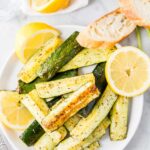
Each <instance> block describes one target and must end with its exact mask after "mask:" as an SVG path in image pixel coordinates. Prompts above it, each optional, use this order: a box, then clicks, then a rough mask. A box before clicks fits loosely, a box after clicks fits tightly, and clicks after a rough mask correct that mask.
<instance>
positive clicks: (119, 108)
mask: <svg viewBox="0 0 150 150" xmlns="http://www.w3.org/2000/svg"><path fill="white" fill-rule="evenodd" d="M128 107H129V98H127V97H122V96H119V98H118V99H117V101H116V103H115V105H114V106H113V108H112V110H111V117H110V118H111V125H110V138H111V140H113V141H117V140H123V139H125V138H126V136H127V126H128Z"/></svg>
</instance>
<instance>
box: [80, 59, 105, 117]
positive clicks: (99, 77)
mask: <svg viewBox="0 0 150 150" xmlns="http://www.w3.org/2000/svg"><path fill="white" fill-rule="evenodd" d="M105 64H106V62H102V63H100V64H98V65H97V66H96V68H95V69H94V71H93V74H94V76H95V83H96V86H97V88H98V89H99V91H100V92H101V95H102V94H103V92H104V90H105V88H106V85H107V82H106V78H105ZM101 95H100V96H101ZM100 96H99V97H98V98H97V99H95V100H93V101H92V102H90V103H89V104H88V105H87V106H86V107H85V108H83V109H81V110H80V111H79V114H80V115H81V116H83V117H87V116H88V115H89V113H90V112H91V111H92V109H93V107H94V106H95V104H96V102H97V101H98V100H99V98H100Z"/></svg>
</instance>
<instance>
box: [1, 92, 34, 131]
mask: <svg viewBox="0 0 150 150" xmlns="http://www.w3.org/2000/svg"><path fill="white" fill-rule="evenodd" d="M22 97H23V95H19V94H18V93H17V92H11V91H1V92H0V120H1V121H2V123H4V124H5V125H6V126H7V127H9V128H12V129H15V130H24V129H26V128H27V126H28V125H29V124H30V123H31V121H33V116H32V115H31V114H30V112H29V111H28V110H27V109H26V108H25V106H23V104H22V103H21V100H22Z"/></svg>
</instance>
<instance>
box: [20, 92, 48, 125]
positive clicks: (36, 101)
mask: <svg viewBox="0 0 150 150" xmlns="http://www.w3.org/2000/svg"><path fill="white" fill-rule="evenodd" d="M22 103H23V104H24V106H26V108H27V109H28V110H29V111H30V113H31V114H32V115H33V116H34V118H35V119H36V120H37V121H38V123H39V124H41V122H42V120H43V119H44V118H45V117H46V116H47V115H48V113H49V108H48V106H47V105H46V103H45V101H44V100H43V99H41V98H40V97H39V96H38V94H37V92H36V90H33V91H31V92H30V93H29V94H26V95H25V96H24V98H23V100H22Z"/></svg>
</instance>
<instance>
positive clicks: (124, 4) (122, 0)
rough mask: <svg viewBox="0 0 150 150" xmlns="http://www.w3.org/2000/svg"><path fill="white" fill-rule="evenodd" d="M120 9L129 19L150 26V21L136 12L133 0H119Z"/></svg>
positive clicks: (140, 24)
mask: <svg viewBox="0 0 150 150" xmlns="http://www.w3.org/2000/svg"><path fill="white" fill-rule="evenodd" d="M119 4H120V7H121V8H120V11H121V12H122V13H124V14H125V15H126V17H127V18H128V19H129V20H132V21H134V22H135V24H136V25H138V26H144V27H146V28H150V23H149V22H147V21H146V20H145V19H143V18H141V17H140V16H139V14H138V13H137V12H136V9H135V7H134V4H133V0H119Z"/></svg>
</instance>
